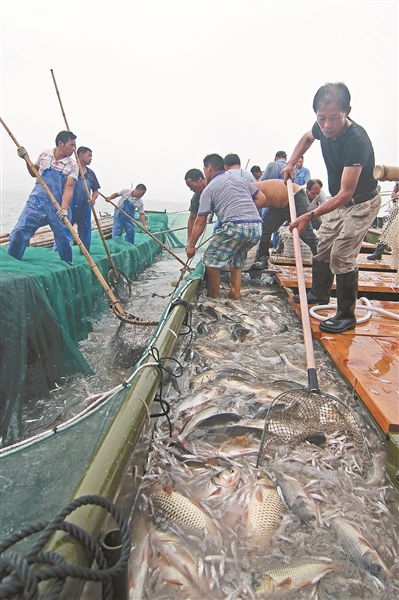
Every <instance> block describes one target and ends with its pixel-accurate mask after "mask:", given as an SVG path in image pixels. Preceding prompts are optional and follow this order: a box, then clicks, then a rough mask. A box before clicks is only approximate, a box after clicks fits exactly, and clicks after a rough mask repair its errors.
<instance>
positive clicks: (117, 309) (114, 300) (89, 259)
mask: <svg viewBox="0 0 399 600" xmlns="http://www.w3.org/2000/svg"><path fill="white" fill-rule="evenodd" d="M0 123H1V124H2V125H3V127H4V129H5V130H6V131H7V133H8V135H9V136H10V138H11V139H12V140H13V142H14V143H15V145H16V146H17V148H20V147H21V145H20V144H19V142H18V141H17V139H16V138H15V137H14V136H13V134H12V133H11V131H10V130H9V128H8V127H7V125H6V124H5V123H4V121H3V119H2V118H1V117H0ZM24 159H25V161H26V164H27V165H28V166H29V168H30V169H31V171H32V173H34V174H35V177H37V179H38V180H39V181H40V183H41V184H42V186H43V188H44V189H45V190H46V192H47V194H48V196H49V198H50V200H51V202H52V203H53V204H54V206H55V208H56V209H57V210H60V209H61V206H60V205H59V204H58V202H57V200H56V199H55V198H54V196H53V194H52V192H51V190H50V188H49V187H48V185H47V184H46V182H45V181H44V179H43V178H42V176H41V175H39V173H38V170H37V169H36V166H35V165H34V164H33V162H32V161H31V160H30V158H29V155H27V154H26V155H25V156H24ZM62 220H63V222H64V223H65V225H66V226H67V227H68V229H69V231H70V233H71V234H72V236H73V238H74V240H75V242H76V244H77V245H78V246H79V248H80V251H81V252H82V254H83V256H84V257H85V259H86V260H87V262H88V263H89V265H90V267H91V270H92V271H93V273H94V274H95V276H96V277H97V279H98V281H99V282H100V284H101V286H102V287H103V289H104V291H105V293H106V294H107V296H108V298H109V300H110V302H111V307H112V310H113V311H114V312H117V313H118V314H119V315H120V318H121V319H122V320H124V318H125V317H126V319H128V315H127V314H126V312H125V311H124V310H123V308H122V307H121V305H120V304H119V302H118V300H117V298H116V296H114V294H113V292H112V290H111V288H110V287H109V285H108V283H107V282H106V281H105V279H104V277H103V276H102V274H101V272H100V270H99V269H98V267H97V265H96V263H95V262H94V260H93V259H92V257H91V256H90V254H89V253H88V251H87V249H86V247H85V245H84V244H83V242H82V240H81V239H80V237H79V236H78V234H77V233H76V231H75V230H74V228H73V227H72V225H71V223H70V221H69V219H68V217H63V219H62Z"/></svg>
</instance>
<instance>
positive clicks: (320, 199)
mask: <svg viewBox="0 0 399 600" xmlns="http://www.w3.org/2000/svg"><path fill="white" fill-rule="evenodd" d="M308 200H309V198H308ZM324 202H327V194H326V193H325V191H324V190H320V194H319V195H318V196H316V198H315V199H314V200H312V202H311V203H310V204H309V210H314V209H315V208H317V207H318V206H321V205H322V204H324Z"/></svg>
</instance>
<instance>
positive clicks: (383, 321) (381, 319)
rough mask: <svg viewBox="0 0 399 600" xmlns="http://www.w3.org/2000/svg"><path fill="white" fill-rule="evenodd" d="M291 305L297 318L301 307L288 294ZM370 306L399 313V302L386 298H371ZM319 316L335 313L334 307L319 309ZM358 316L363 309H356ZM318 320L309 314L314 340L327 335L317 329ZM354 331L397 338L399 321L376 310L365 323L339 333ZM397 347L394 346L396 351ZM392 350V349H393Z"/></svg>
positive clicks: (363, 334)
mask: <svg viewBox="0 0 399 600" xmlns="http://www.w3.org/2000/svg"><path fill="white" fill-rule="evenodd" d="M288 302H289V303H290V305H291V307H292V308H293V309H294V311H295V312H296V314H297V315H298V317H299V318H301V309H300V306H299V304H297V303H296V302H294V298H293V296H290V297H289V299H288ZM371 304H372V306H375V307H377V308H383V309H384V310H388V311H390V312H393V313H395V314H396V315H398V314H399V304H398V302H388V301H386V300H371ZM318 314H320V315H321V316H324V317H327V316H333V315H334V314H335V308H334V309H332V310H331V311H330V310H321V311H319V312H318ZM356 316H357V317H358V318H359V317H364V316H365V313H364V312H363V311H358V312H357V315H356ZM319 323H320V321H319V320H318V319H315V318H314V317H312V316H310V326H311V328H312V336H313V338H314V339H315V340H319V339H320V338H321V337H322V336H326V335H329V334H328V333H323V332H321V331H320V329H319ZM354 332H355V334H356V335H358V336H381V337H384V338H392V339H394V338H399V321H397V320H395V319H392V318H391V317H388V316H385V315H382V314H379V313H377V312H374V313H373V316H372V317H371V319H369V320H368V321H367V322H366V323H361V324H359V325H356V329H351V330H349V331H344V333H341V334H340V335H353V333H354ZM398 349H399V344H398V347H397V348H396V352H397V351H398ZM393 351H394V350H393Z"/></svg>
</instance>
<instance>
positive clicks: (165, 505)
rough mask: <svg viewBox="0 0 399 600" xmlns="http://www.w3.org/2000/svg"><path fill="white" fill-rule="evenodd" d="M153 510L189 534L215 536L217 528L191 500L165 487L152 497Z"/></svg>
mask: <svg viewBox="0 0 399 600" xmlns="http://www.w3.org/2000/svg"><path fill="white" fill-rule="evenodd" d="M152 501H153V504H154V508H155V510H156V511H157V512H158V513H160V514H161V515H162V516H163V517H164V518H165V517H166V518H167V519H169V520H170V521H172V522H174V523H177V524H178V525H180V526H181V527H183V529H185V530H186V531H188V532H189V533H193V534H197V535H203V533H204V531H205V530H206V531H207V532H208V533H209V534H210V535H212V536H214V535H216V534H217V528H216V525H215V524H214V522H213V521H212V519H211V518H210V517H208V515H207V514H206V513H205V512H204V511H203V510H202V509H201V508H200V507H199V506H198V505H197V504H196V503H195V502H193V501H192V500H190V499H189V498H187V497H186V496H183V494H180V493H179V492H175V491H173V490H172V488H170V487H168V486H166V487H165V488H163V489H162V490H158V491H157V492H155V494H154V495H153V496H152Z"/></svg>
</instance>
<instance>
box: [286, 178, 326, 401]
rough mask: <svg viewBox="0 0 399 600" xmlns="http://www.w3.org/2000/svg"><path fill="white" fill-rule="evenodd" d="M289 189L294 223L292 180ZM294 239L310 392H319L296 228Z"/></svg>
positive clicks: (288, 183) (293, 232)
mask: <svg viewBox="0 0 399 600" xmlns="http://www.w3.org/2000/svg"><path fill="white" fill-rule="evenodd" d="M287 189H288V202H289V207H290V216H291V223H292V222H293V221H295V219H296V217H297V215H296V209H295V199H294V188H293V185H292V181H291V179H288V180H287ZM292 238H293V242H294V255H295V265H296V270H297V277H298V292H299V299H300V308H301V317H302V329H303V337H304V342H305V353H306V365H307V368H308V381H309V391H311V392H318V391H319V386H318V383H317V373H316V363H315V358H314V351H313V339H312V329H311V326H310V317H309V307H308V300H307V297H306V286H305V275H304V272H303V264H302V254H301V246H300V241H299V233H298V229H297V228H296V227H294V229H293V230H292Z"/></svg>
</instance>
